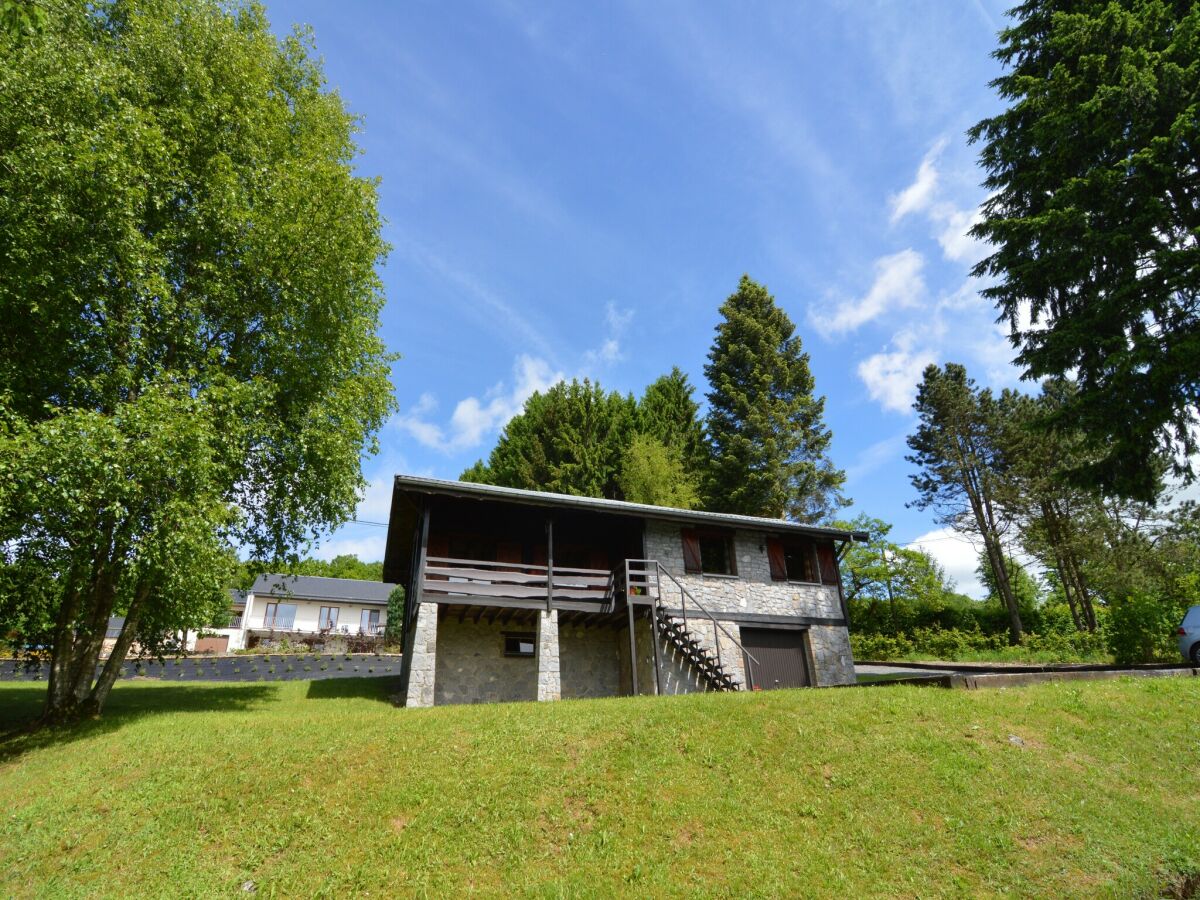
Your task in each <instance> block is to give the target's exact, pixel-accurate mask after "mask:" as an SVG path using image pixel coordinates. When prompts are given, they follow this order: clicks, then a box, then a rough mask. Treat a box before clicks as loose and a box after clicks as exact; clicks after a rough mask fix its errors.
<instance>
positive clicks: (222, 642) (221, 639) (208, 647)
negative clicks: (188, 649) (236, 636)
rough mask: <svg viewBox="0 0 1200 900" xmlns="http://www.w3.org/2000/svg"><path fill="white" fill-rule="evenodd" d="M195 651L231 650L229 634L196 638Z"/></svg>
mask: <svg viewBox="0 0 1200 900" xmlns="http://www.w3.org/2000/svg"><path fill="white" fill-rule="evenodd" d="M192 652H193V653H227V652H229V635H227V634H222V635H219V636H215V637H203V638H197V639H196V649H195V650H194V651H192Z"/></svg>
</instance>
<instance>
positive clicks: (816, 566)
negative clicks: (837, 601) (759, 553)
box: [767, 537, 837, 584]
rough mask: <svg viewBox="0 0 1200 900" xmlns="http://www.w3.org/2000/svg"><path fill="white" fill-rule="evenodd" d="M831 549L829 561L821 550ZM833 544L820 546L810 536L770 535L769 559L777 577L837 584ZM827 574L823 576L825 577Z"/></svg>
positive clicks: (777, 578)
mask: <svg viewBox="0 0 1200 900" xmlns="http://www.w3.org/2000/svg"><path fill="white" fill-rule="evenodd" d="M825 550H828V551H829V556H830V559H829V562H828V563H826V561H825V560H824V559H823V558H821V556H820V554H821V553H822V552H823V551H825ZM832 553H833V548H832V546H827V545H824V544H822V545H821V546H819V547H818V546H817V545H816V544H815V543H813V541H811V540H809V539H807V538H795V537H790V538H767V561H768V562H769V563H770V564H771V578H772V580H774V581H803V582H807V583H809V584H819V583H821V582H822V581H823V582H824V583H825V584H837V562H836V560H834V559H833V556H832ZM822 576H824V577H822Z"/></svg>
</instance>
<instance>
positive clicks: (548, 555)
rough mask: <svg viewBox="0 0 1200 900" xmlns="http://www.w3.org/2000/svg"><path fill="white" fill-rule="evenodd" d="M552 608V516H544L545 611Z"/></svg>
mask: <svg viewBox="0 0 1200 900" xmlns="http://www.w3.org/2000/svg"><path fill="white" fill-rule="evenodd" d="M553 609H554V517H553V516H548V517H547V518H546V612H550V611H551V610H553Z"/></svg>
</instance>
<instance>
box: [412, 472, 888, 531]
mask: <svg viewBox="0 0 1200 900" xmlns="http://www.w3.org/2000/svg"><path fill="white" fill-rule="evenodd" d="M396 488H397V489H398V490H407V491H414V492H417V493H426V494H442V495H445V496H451V497H472V498H475V499H479V500H507V501H509V502H511V503H521V504H524V505H530V506H553V507H572V508H575V509H586V510H593V511H595V512H602V513H614V514H618V515H625V516H640V517H641V518H644V519H658V520H662V521H667V522H684V523H691V524H699V525H727V526H732V527H736V528H751V529H755V530H759V531H776V532H778V531H793V532H797V533H801V534H812V535H821V536H823V537H831V538H834V539H837V540H843V541H851V540H853V541H865V540H867V539H868V535H867V533H866V532H865V531H843V530H842V529H840V528H821V527H818V526H815V525H803V524H801V523H800V522H792V521H790V520H788V519H765V518H761V517H759V516H741V515H735V514H733V513H714V512H704V511H703V510H698V509H671V508H670V507H666V506H649V505H647V504H645V503H627V502H626V501H624V500H604V499H601V498H598V497H576V496H573V495H571V494H551V493H549V492H548V491H525V490H521V489H519V488H508V487H497V486H496V485H493V484H474V483H472V482H469V481H445V480H443V479H440V478H419V477H417V476H415V475H397V476H396Z"/></svg>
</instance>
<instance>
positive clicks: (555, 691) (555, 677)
mask: <svg viewBox="0 0 1200 900" xmlns="http://www.w3.org/2000/svg"><path fill="white" fill-rule="evenodd" d="M537 698H538V699H539V700H559V699H561V698H562V678H561V677H560V676H559V670H558V610H557V609H553V610H549V611H546V610H543V611H542V612H539V613H538V623H537Z"/></svg>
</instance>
